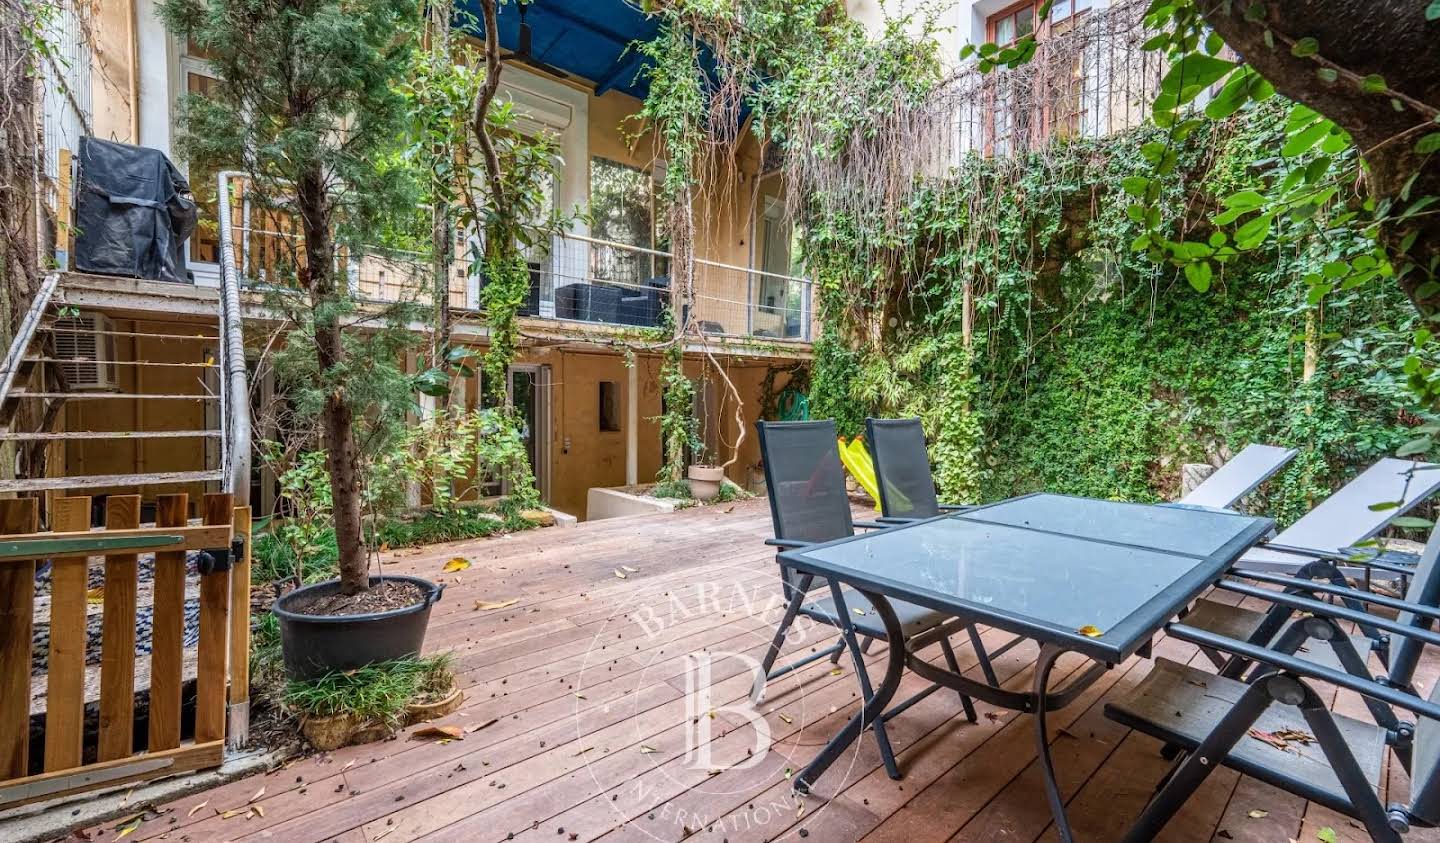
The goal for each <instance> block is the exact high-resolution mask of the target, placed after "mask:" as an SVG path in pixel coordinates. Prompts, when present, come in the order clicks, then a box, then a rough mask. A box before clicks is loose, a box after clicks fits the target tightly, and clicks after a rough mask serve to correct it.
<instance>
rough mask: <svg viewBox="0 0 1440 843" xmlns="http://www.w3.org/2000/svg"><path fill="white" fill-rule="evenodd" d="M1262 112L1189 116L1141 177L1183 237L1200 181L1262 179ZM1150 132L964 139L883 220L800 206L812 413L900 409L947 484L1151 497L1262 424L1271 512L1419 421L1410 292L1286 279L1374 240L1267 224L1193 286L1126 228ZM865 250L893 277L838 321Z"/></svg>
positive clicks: (1225, 184)
mask: <svg viewBox="0 0 1440 843" xmlns="http://www.w3.org/2000/svg"><path fill="white" fill-rule="evenodd" d="M1284 113H1285V111H1284V107H1283V106H1282V105H1280V104H1278V103H1277V104H1274V105H1269V104H1267V105H1266V106H1260V107H1253V108H1250V109H1247V110H1246V111H1244V112H1242V113H1241V114H1240V115H1238V116H1237V117H1236V118H1232V119H1231V120H1227V121H1223V122H1215V123H1210V124H1207V125H1206V126H1204V127H1203V128H1202V129H1201V130H1199V131H1196V132H1194V133H1193V134H1192V135H1191V136H1190V137H1189V138H1188V139H1187V140H1186V141H1185V143H1184V145H1183V148H1181V149H1179V150H1178V153H1179V159H1180V166H1179V167H1177V168H1176V171H1175V173H1174V174H1172V175H1171V176H1169V177H1167V178H1168V180H1167V182H1166V184H1165V185H1164V187H1163V197H1164V199H1163V200H1162V202H1161V203H1160V205H1161V207H1162V209H1163V212H1164V213H1165V214H1166V216H1167V219H1166V225H1168V226H1170V227H1171V228H1172V229H1173V230H1174V231H1176V232H1184V234H1185V236H1187V237H1189V238H1191V239H1197V238H1199V239H1203V238H1204V237H1205V236H1207V233H1208V232H1206V231H1204V230H1202V229H1203V227H1204V226H1205V225H1207V224H1208V223H1206V222H1205V220H1206V219H1208V216H1209V214H1211V213H1212V212H1213V211H1214V210H1215V208H1216V207H1218V206H1219V202H1220V198H1219V197H1225V196H1231V195H1233V194H1234V193H1235V192H1236V191H1238V190H1243V189H1245V188H1246V187H1247V185H1252V184H1253V185H1257V186H1258V185H1260V184H1262V182H1264V181H1265V180H1266V179H1271V178H1274V177H1275V173H1274V172H1272V170H1273V168H1275V167H1278V166H1281V163H1280V162H1279V161H1278V157H1277V156H1275V155H1274V153H1273V151H1268V152H1267V150H1274V149H1277V148H1278V146H1279V145H1280V142H1281V140H1282V139H1283V132H1284V125H1283V123H1284ZM1156 134H1157V133H1156V131H1155V130H1154V129H1142V130H1139V131H1137V132H1131V133H1126V134H1123V135H1117V136H1113V137H1110V138H1106V139H1101V140H1079V141H1073V142H1060V143H1057V144H1053V145H1051V146H1050V147H1049V148H1048V149H1046V150H1044V151H1043V152H1041V153H1036V154H1033V155H1031V156H1030V157H1028V158H1026V159H1024V160H1021V161H1006V160H996V159H981V158H978V157H977V158H972V159H970V160H968V161H966V162H965V163H964V164H963V165H961V166H960V167H959V168H958V169H957V170H955V171H954V172H953V173H952V174H951V175H950V176H949V177H947V178H945V179H942V180H937V181H936V182H935V183H933V184H931V185H928V186H927V187H926V188H925V189H923V190H920V191H918V192H917V193H916V194H915V198H914V199H913V200H912V202H911V204H910V206H909V208H908V209H907V211H906V213H905V214H903V215H902V216H901V218H900V220H899V222H893V223H890V224H888V225H887V227H886V229H885V230H883V231H877V230H874V229H873V228H868V229H867V227H866V226H867V225H868V224H862V223H856V222H855V221H853V220H834V219H824V218H815V217H812V218H811V219H810V220H809V221H808V222H809V226H808V228H807V235H808V236H807V249H808V257H809V258H810V268H811V271H812V272H813V273H814V275H815V277H816V279H817V282H818V283H819V284H820V285H821V295H820V301H821V308H822V315H823V317H824V318H825V319H826V322H827V330H826V332H825V334H824V336H823V337H822V338H821V339H820V341H819V342H818V343H817V346H816V358H815V363H814V369H813V372H812V384H811V396H810V398H811V409H812V414H813V415H814V416H815V417H831V418H834V419H836V421H837V424H838V427H839V428H840V430H841V432H842V433H847V434H849V433H856V432H859V430H860V428H861V427H862V426H863V422H864V417H865V416H866V415H867V414H877V415H889V416H898V415H918V416H920V417H921V418H922V419H923V420H924V422H925V426H926V430H927V434H928V435H929V438H930V441H931V443H932V458H933V460H934V462H935V464H936V472H937V481H938V483H939V485H940V486H941V488H942V490H943V491H944V493H945V495H946V497H947V498H949V499H953V500H981V499H994V498H1000V497H1004V496H1008V495H1013V494H1017V493H1022V492H1027V491H1033V490H1036V489H1047V490H1051V491H1060V492H1073V493H1077V494H1084V495H1092V496H1098V497H1113V498H1123V499H1130V500H1157V499H1162V498H1173V497H1174V496H1175V495H1176V494H1177V492H1178V489H1179V483H1180V479H1179V478H1180V465H1181V463H1184V462H1212V463H1217V464H1218V463H1219V462H1220V461H1223V459H1225V458H1226V457H1228V456H1230V455H1231V454H1232V453H1234V452H1236V451H1238V450H1239V449H1240V448H1242V447H1243V446H1244V445H1246V444H1249V443H1251V442H1266V443H1272V444H1278V445H1286V446H1291V447H1296V448H1299V449H1300V451H1301V453H1300V456H1299V457H1298V458H1297V459H1296V460H1295V461H1294V462H1292V463H1291V465H1290V466H1289V468H1287V470H1286V471H1285V472H1283V473H1282V474H1281V475H1280V476H1278V477H1277V479H1276V480H1274V481H1272V482H1271V483H1270V484H1268V486H1267V491H1266V497H1267V500H1265V501H1264V502H1263V503H1264V505H1265V511H1266V512H1267V513H1269V514H1272V515H1274V516H1275V517H1277V518H1279V519H1280V520H1281V521H1290V520H1293V519H1294V518H1295V517H1298V516H1299V515H1300V514H1301V513H1303V512H1304V511H1305V510H1307V509H1308V508H1309V507H1310V506H1311V505H1312V504H1313V502H1314V500H1315V499H1316V498H1317V497H1319V496H1323V495H1324V494H1325V493H1327V492H1328V491H1329V490H1330V489H1333V488H1334V487H1335V486H1337V485H1338V484H1339V483H1340V482H1342V481H1343V480H1344V479H1345V478H1346V477H1348V476H1349V475H1351V474H1353V472H1354V471H1355V469H1356V468H1358V467H1363V466H1364V465H1366V464H1368V463H1370V462H1372V461H1374V460H1375V459H1377V458H1379V457H1381V456H1385V455H1388V454H1393V453H1394V451H1395V449H1396V448H1397V447H1398V446H1399V445H1400V444H1402V443H1403V442H1404V441H1406V440H1407V439H1409V438H1411V437H1410V436H1407V434H1406V428H1407V427H1409V426H1411V425H1413V424H1415V423H1416V422H1417V421H1418V420H1417V418H1416V417H1415V416H1413V415H1410V414H1409V412H1408V411H1407V408H1408V407H1409V406H1410V405H1409V399H1408V398H1407V395H1406V393H1405V391H1404V383H1403V375H1402V374H1401V371H1400V366H1401V364H1402V362H1403V359H1404V356H1405V353H1406V351H1407V349H1408V333H1407V331H1408V329H1409V328H1410V327H1412V326H1413V319H1414V316H1413V310H1412V309H1411V308H1410V306H1409V304H1408V303H1407V302H1406V301H1405V299H1404V297H1403V296H1402V295H1401V294H1400V292H1399V291H1398V289H1392V288H1393V287H1394V285H1374V284H1371V285H1367V286H1362V287H1358V288H1356V289H1352V290H1348V291H1344V290H1342V291H1338V292H1335V293H1331V294H1330V295H1328V296H1326V297H1325V298H1324V299H1323V300H1322V301H1318V302H1316V301H1311V300H1309V299H1308V298H1307V284H1306V283H1305V281H1304V280H1303V279H1304V278H1305V276H1306V275H1307V274H1310V273H1318V272H1321V271H1322V270H1323V268H1324V267H1325V265H1326V264H1327V263H1331V262H1334V261H1336V260H1341V259H1353V258H1354V257H1355V256H1356V255H1361V254H1363V253H1364V252H1365V251H1367V250H1368V249H1369V248H1371V247H1372V245H1373V244H1372V243H1367V242H1365V240H1364V239H1363V238H1358V237H1354V236H1353V235H1350V234H1345V233H1341V234H1338V235H1337V236H1336V237H1334V238H1304V239H1299V238H1291V239H1287V238H1284V237H1276V238H1273V240H1274V242H1275V243H1277V244H1279V245H1276V246H1274V247H1273V248H1269V249H1261V250H1256V251H1253V252H1249V253H1247V254H1246V255H1245V256H1244V259H1243V260H1239V261H1235V262H1231V263H1229V264H1227V265H1226V266H1225V267H1224V268H1223V275H1217V276H1216V277H1215V279H1214V280H1213V282H1212V284H1211V286H1210V288H1209V289H1208V290H1207V291H1206V292H1198V291H1197V290H1196V289H1194V288H1193V286H1192V285H1191V284H1190V283H1187V281H1186V279H1185V277H1184V276H1183V275H1182V274H1181V273H1180V272H1179V271H1178V270H1176V269H1175V268H1173V267H1171V266H1169V265H1164V264H1157V263H1154V262H1152V261H1150V260H1149V259H1148V258H1147V257H1146V256H1145V255H1144V253H1143V252H1137V251H1134V250H1133V248H1132V244H1133V242H1134V241H1135V239H1136V238H1137V237H1138V236H1140V235H1141V234H1142V233H1143V231H1144V227H1143V225H1142V224H1141V222H1138V221H1136V220H1134V219H1132V218H1131V217H1130V215H1129V214H1127V210H1126V208H1127V205H1129V204H1130V199H1129V197H1127V196H1126V195H1125V194H1124V193H1123V191H1122V189H1121V186H1122V185H1123V184H1124V182H1125V179H1126V178H1128V177H1132V176H1135V175H1137V174H1145V175H1153V171H1152V168H1151V167H1150V166H1149V164H1147V162H1146V161H1145V160H1144V158H1143V157H1142V156H1141V155H1140V153H1139V151H1138V150H1139V149H1140V148H1141V146H1142V144H1144V143H1145V142H1146V141H1147V140H1150V139H1153V136H1155V135H1156ZM1317 154H1319V153H1317ZM1334 164H1335V166H1354V164H1353V162H1352V161H1345V160H1341V161H1337V162H1334ZM1283 166H1285V167H1287V168H1294V167H1296V166H1299V167H1302V168H1303V167H1304V166H1306V162H1305V161H1294V160H1289V161H1285V162H1283ZM1327 166H1328V164H1327ZM1285 224H1287V223H1286V222H1285V221H1284V220H1277V222H1276V225H1277V226H1281V225H1285ZM877 268H883V271H884V272H887V273H898V274H899V276H900V281H901V283H898V284H896V283H893V282H894V280H895V279H894V277H891V278H890V280H891V282H892V283H891V284H890V286H891V287H892V288H894V289H897V290H899V292H898V294H896V295H895V298H894V300H892V301H888V302H887V301H870V302H867V307H868V310H869V312H870V313H872V314H880V316H881V318H880V320H879V322H878V324H876V323H875V322H872V323H871V324H859V323H858V322H857V320H855V319H854V317H853V315H852V314H853V313H854V312H855V308H854V307H853V304H854V301H855V298H856V295H857V294H856V290H857V289H863V288H864V287H865V283H864V281H860V282H857V280H856V279H857V278H859V279H865V278H871V277H874V275H875V273H876V272H877ZM877 286H883V285H877ZM967 287H968V289H969V292H970V294H971V300H972V302H973V304H972V307H973V311H972V313H973V319H971V320H969V324H970V325H971V328H970V330H969V332H968V335H967V331H966V323H967V320H966V319H965V314H964V309H965V300H966V289H967ZM1307 355H1308V359H1307Z"/></svg>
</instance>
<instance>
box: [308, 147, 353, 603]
mask: <svg viewBox="0 0 1440 843" xmlns="http://www.w3.org/2000/svg"><path fill="white" fill-rule="evenodd" d="M295 206H296V209H297V210H298V211H299V214H300V224H301V227H302V228H303V230H304V234H305V265H304V267H303V268H302V269H301V271H300V281H301V285H302V286H303V287H304V289H305V292H306V293H307V295H309V297H310V307H311V313H313V314H314V319H315V357H316V362H318V363H319V370H320V378H321V380H322V382H323V383H324V386H325V387H326V394H325V406H324V408H323V409H322V410H321V426H322V429H323V432H324V435H325V467H326V468H327V469H328V471H329V474H330V496H331V502H332V508H333V511H334V518H335V544H336V546H337V547H338V548H339V551H340V585H341V591H343V592H344V593H345V594H355V593H357V592H361V591H364V590H366V589H367V588H369V587H370V576H369V573H370V571H369V568H370V566H369V564H368V560H367V558H366V555H365V541H364V534H363V532H362V528H361V506H360V451H359V448H358V446H357V445H356V442H355V427H354V422H355V414H354V410H353V408H352V407H351V406H350V400H349V396H348V394H347V392H346V385H345V384H344V383H331V382H330V379H332V378H333V377H335V372H337V371H338V370H339V369H340V368H341V367H342V366H343V364H344V363H345V337H344V331H343V327H342V325H341V324H340V321H339V320H340V317H339V316H338V315H337V308H336V307H335V304H336V303H337V301H338V299H339V298H340V291H339V289H338V287H337V285H336V278H335V245H334V242H333V240H332V238H331V232H330V203H329V197H327V196H326V194H325V178H324V174H323V173H321V172H320V171H319V169H318V168H317V169H314V170H311V171H310V172H308V173H306V174H305V176H304V177H303V178H301V179H300V180H299V181H298V182H297V183H296V185H295Z"/></svg>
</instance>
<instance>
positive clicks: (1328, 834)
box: [1315, 825, 1335, 843]
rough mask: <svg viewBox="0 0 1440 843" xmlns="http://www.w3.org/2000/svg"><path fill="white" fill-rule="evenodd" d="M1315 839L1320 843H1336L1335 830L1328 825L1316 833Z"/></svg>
mask: <svg viewBox="0 0 1440 843" xmlns="http://www.w3.org/2000/svg"><path fill="white" fill-rule="evenodd" d="M1315 839H1316V840H1319V841H1320V843H1335V829H1333V828H1331V827H1330V826H1328V825H1327V826H1325V827H1324V828H1322V829H1320V830H1319V831H1317V832H1315Z"/></svg>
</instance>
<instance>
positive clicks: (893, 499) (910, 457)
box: [865, 418, 1026, 685]
mask: <svg viewBox="0 0 1440 843" xmlns="http://www.w3.org/2000/svg"><path fill="white" fill-rule="evenodd" d="M865 443H866V445H867V446H868V447H869V448H870V456H871V458H872V459H873V460H874V461H875V477H876V480H877V481H878V483H879V487H880V512H881V517H880V519H879V520H880V521H881V522H882V523H885V524H903V523H905V522H907V521H916V520H919V519H922V518H934V517H935V516H937V515H940V514H942V513H946V512H963V511H965V510H966V509H969V508H970V507H968V506H960V505H956V504H944V503H940V500H939V498H937V497H936V495H935V476H934V475H933V474H932V473H931V471H930V452H929V450H928V449H927V448H926V447H925V429H924V428H923V427H921V425H920V420H919V419H876V418H867V419H865ZM966 630H967V632H968V633H969V636H970V646H971V647H973V648H974V649H975V654H976V656H977V657H978V658H979V660H980V671H981V672H982V673H984V674H985V679H986V681H988V682H989V683H990V684H991V685H999V684H1000V683H999V681H997V680H996V678H995V668H994V665H993V663H992V659H994V658H997V657H999V656H1002V655H1004V654H1005V653H1006V652H1008V651H1009V650H1010V649H1011V648H1013V647H1015V646H1017V645H1019V644H1021V643H1022V642H1024V641H1025V640H1026V639H1025V638H1024V637H1023V636H1016V637H1015V638H1014V639H1012V640H1010V641H1007V642H1005V643H1004V644H1002V645H1001V646H999V647H997V648H996V649H995V651H994V652H987V651H986V649H985V645H984V643H983V642H982V641H981V640H980V631H979V630H977V629H976V628H975V627H974V626H969V627H966Z"/></svg>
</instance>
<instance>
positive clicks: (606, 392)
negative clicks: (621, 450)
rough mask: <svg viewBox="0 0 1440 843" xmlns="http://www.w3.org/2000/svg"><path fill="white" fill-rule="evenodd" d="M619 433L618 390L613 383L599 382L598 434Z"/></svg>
mask: <svg viewBox="0 0 1440 843" xmlns="http://www.w3.org/2000/svg"><path fill="white" fill-rule="evenodd" d="M619 431H620V390H619V389H618V388H617V387H616V384H615V382H614V381H600V432H602V433H618V432H619Z"/></svg>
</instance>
